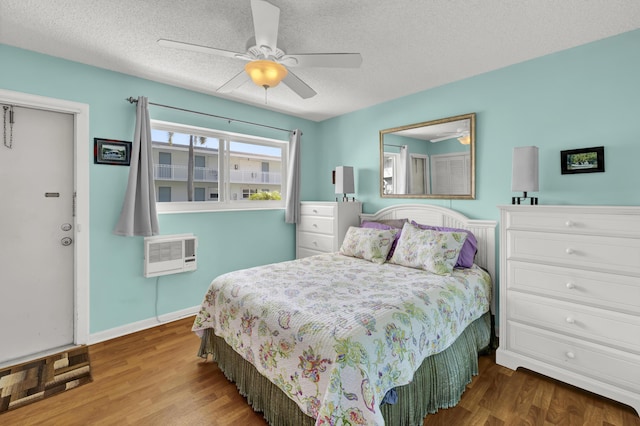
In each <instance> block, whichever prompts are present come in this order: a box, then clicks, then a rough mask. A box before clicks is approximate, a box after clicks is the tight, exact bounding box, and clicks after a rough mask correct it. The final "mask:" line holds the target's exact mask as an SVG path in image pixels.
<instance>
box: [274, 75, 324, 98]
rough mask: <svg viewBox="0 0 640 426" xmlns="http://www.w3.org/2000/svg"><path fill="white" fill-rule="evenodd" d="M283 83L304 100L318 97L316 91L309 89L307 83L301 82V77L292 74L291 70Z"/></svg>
mask: <svg viewBox="0 0 640 426" xmlns="http://www.w3.org/2000/svg"><path fill="white" fill-rule="evenodd" d="M282 82H283V83H284V84H285V85H287V86H288V87H289V89H291V90H293V91H294V92H296V93H297V94H298V96H300V97H301V98H302V99H309V98H312V97H314V96H315V95H317V93H316V91H315V90H313V89H312V88H311V87H309V85H308V84H307V83H305V82H304V81H302V80H300V77H298V76H297V75H295V74H294V73H292V72H291V71H290V70H289V72H288V73H287V76H286V77H285V78H284V79H282Z"/></svg>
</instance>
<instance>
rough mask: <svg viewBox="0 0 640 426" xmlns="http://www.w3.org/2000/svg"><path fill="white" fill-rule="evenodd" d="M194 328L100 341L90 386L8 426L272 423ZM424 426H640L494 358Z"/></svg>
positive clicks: (20, 412) (623, 409)
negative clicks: (202, 348)
mask: <svg viewBox="0 0 640 426" xmlns="http://www.w3.org/2000/svg"><path fill="white" fill-rule="evenodd" d="M192 322H193V318H186V319H183V320H179V321H175V322H173V323H169V324H164V325H159V326H158V327H155V328H153V329H149V330H145V331H141V332H139V333H135V334H131V335H128V336H124V337H121V338H118V339H114V340H110V341H107V342H103V343H99V344H96V345H92V346H91V347H90V348H89V349H90V351H89V353H90V356H91V366H92V372H93V382H92V383H89V384H87V385H84V386H81V387H79V388H77V389H73V390H70V391H67V392H64V393H62V394H59V395H56V396H53V397H51V398H48V399H45V400H43V401H40V402H36V403H34V404H31V405H28V406H25V407H22V408H18V409H16V410H14V411H9V412H7V413H4V414H0V425H7V426H8V425H11V426H13V425H65V426H67V425H115V424H118V425H123V424H128V425H133V424H135V425H163V426H165V425H190V426H191V425H214V426H224V425H237V426H245V425H249V426H253V425H256V426H262V425H266V422H265V421H264V420H263V419H262V416H261V415H260V414H258V413H255V412H254V411H253V410H252V409H251V408H250V407H249V405H248V404H247V402H246V400H245V399H244V398H243V397H242V396H240V395H239V394H238V391H237V389H236V387H235V386H234V385H233V384H232V383H230V382H229V381H228V380H227V379H226V378H225V377H224V375H223V374H222V372H221V371H220V370H219V369H218V368H217V366H216V364H215V363H213V362H212V361H211V360H210V359H209V360H208V361H204V360H202V359H200V358H198V357H197V356H196V352H197V349H198V346H199V339H198V338H197V337H196V336H195V335H194V334H193V333H192V332H191V331H190V329H191V324H192ZM424 425H425V426H432V425H447V426H449V425H541V426H548V425H589V426H591V425H606V426H609V425H615V426H639V425H640V418H639V417H638V415H637V414H636V413H635V411H634V410H632V409H631V408H630V407H627V406H624V405H621V404H618V403H616V402H614V401H611V400H608V399H605V398H602V397H600V396H597V395H593V394H590V393H587V392H584V391H582V390H580V389H577V388H574V387H571V386H568V385H565V384H562V383H560V382H556V381H554V380H551V379H548V378H546V377H543V376H540V375H538V374H535V373H532V372H529V371H525V370H518V371H511V370H509V369H507V368H504V367H501V366H498V365H496V363H495V361H494V357H493V356H492V355H487V356H482V357H480V375H479V376H477V377H475V378H474V380H473V382H472V383H471V384H469V386H468V389H467V391H466V392H465V393H464V394H463V396H462V400H461V402H460V403H459V404H458V405H457V406H456V407H454V408H449V409H446V410H440V411H439V412H438V413H436V414H433V415H429V416H427V417H426V419H425V422H424ZM390 426H393V425H390Z"/></svg>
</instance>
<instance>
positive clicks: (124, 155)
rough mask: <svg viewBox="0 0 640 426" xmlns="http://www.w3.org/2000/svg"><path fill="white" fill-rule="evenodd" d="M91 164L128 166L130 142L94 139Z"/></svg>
mask: <svg viewBox="0 0 640 426" xmlns="http://www.w3.org/2000/svg"><path fill="white" fill-rule="evenodd" d="M93 163H94V164H111V165H116V166H128V165H129V164H131V142H127V141H116V140H113V139H100V138H94V139H93Z"/></svg>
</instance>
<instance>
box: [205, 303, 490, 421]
mask: <svg viewBox="0 0 640 426" xmlns="http://www.w3.org/2000/svg"><path fill="white" fill-rule="evenodd" d="M491 328H492V327H491V315H490V313H486V314H485V315H484V316H482V317H481V318H479V319H477V320H476V321H474V322H473V323H471V324H470V325H469V326H468V327H467V328H466V329H465V330H464V331H463V332H462V334H461V335H460V337H458V338H457V339H456V341H455V342H454V343H453V344H452V345H451V346H449V347H448V348H447V349H445V350H444V351H442V352H440V353H438V354H435V355H432V356H430V357H428V358H427V359H425V360H424V362H423V363H422V365H421V366H420V367H419V368H418V370H417V371H416V373H415V375H414V378H413V379H414V380H413V382H411V383H409V384H408V385H405V386H400V387H397V388H396V392H397V393H398V402H397V403H396V404H383V405H382V406H381V410H382V414H383V416H384V419H385V424H387V425H394V426H395V425H403V426H414V425H415V426H419V425H422V424H423V422H424V417H425V416H426V415H427V414H429V413H435V412H436V411H438V409H440V408H449V407H453V406H455V405H456V404H457V403H458V402H459V401H460V397H461V396H462V393H463V392H464V390H465V388H466V386H467V384H469V383H470V382H471V379H472V378H473V376H475V375H477V374H478V353H479V352H480V351H482V350H484V349H486V348H488V347H489V343H490V340H491V334H492V333H491ZM208 354H211V355H212V357H213V360H214V361H216V363H217V364H218V367H219V368H220V370H222V372H223V373H224V375H225V376H226V377H227V379H229V380H231V381H232V382H234V383H235V384H236V387H237V388H238V390H239V391H240V394H241V395H243V396H244V397H246V398H247V401H248V402H249V404H251V406H252V407H253V409H254V410H255V411H258V412H262V413H263V414H264V418H265V419H266V420H267V422H268V423H269V424H270V425H271V426H313V425H314V424H315V419H313V418H312V417H309V416H307V415H306V414H304V413H303V412H302V411H301V410H300V408H299V407H298V405H297V404H296V403H295V402H293V401H292V400H291V399H289V397H288V396H287V395H286V394H285V393H284V392H282V391H280V389H279V388H278V387H277V386H276V385H274V384H273V383H271V381H269V380H268V379H267V378H265V377H264V376H262V375H261V374H260V373H258V371H257V370H256V369H255V368H254V367H253V365H251V363H249V362H248V361H246V360H245V359H244V358H242V357H241V356H240V355H239V354H238V353H237V352H235V351H234V350H233V349H232V348H231V347H230V346H229V345H227V344H226V342H225V341H224V339H222V338H220V337H218V336H216V335H215V334H214V332H213V329H208V330H205V333H204V334H203V336H202V340H201V343H200V350H199V352H198V355H199V356H201V357H203V358H206V357H207V355H208Z"/></svg>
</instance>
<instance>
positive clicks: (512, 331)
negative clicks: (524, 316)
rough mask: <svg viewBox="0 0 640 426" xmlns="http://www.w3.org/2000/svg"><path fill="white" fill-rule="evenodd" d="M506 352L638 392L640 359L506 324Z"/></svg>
mask: <svg viewBox="0 0 640 426" xmlns="http://www.w3.org/2000/svg"><path fill="white" fill-rule="evenodd" d="M507 335H508V343H507V344H508V349H510V350H511V351H513V352H517V353H521V354H523V355H526V356H528V357H531V358H535V359H538V360H540V361H543V362H546V363H549V364H552V365H555V366H557V367H560V368H562V369H566V370H570V371H574V372H576V373H578V374H582V375H584V376H587V377H592V378H594V379H596V380H599V381H601V382H604V383H609V384H612V385H614V386H616V387H619V388H625V389H628V390H630V391H632V392H639V391H640V356H638V355H634V354H630V353H627V352H623V351H619V350H616V349H612V348H608V347H606V346H602V345H597V344H592V343H589V342H585V341H581V340H579V339H574V338H571V337H567V336H564V335H562V334H557V333H552V332H549V331H546V330H541V329H536V328H533V327H529V326H526V325H523V324H518V323H513V322H509V323H508V330H507Z"/></svg>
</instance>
